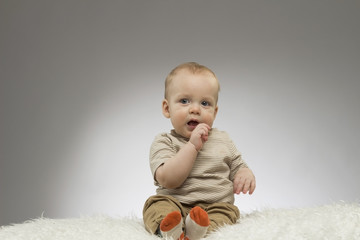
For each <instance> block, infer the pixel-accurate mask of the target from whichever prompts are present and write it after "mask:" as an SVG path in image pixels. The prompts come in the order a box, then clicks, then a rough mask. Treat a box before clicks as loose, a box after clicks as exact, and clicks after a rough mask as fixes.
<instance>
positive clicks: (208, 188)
mask: <svg viewBox="0 0 360 240" xmlns="http://www.w3.org/2000/svg"><path fill="white" fill-rule="evenodd" d="M187 141H188V139H186V138H184V137H182V136H180V135H178V134H176V133H175V131H174V130H172V131H171V133H162V134H159V135H157V136H156V137H155V139H154V142H153V143H152V145H151V149H150V168H151V172H152V174H153V176H155V171H156V169H157V168H158V167H159V166H161V165H162V164H163V163H164V162H166V160H167V159H170V158H171V157H172V156H174V155H175V154H176V153H177V152H178V151H179V149H180V148H181V147H182V146H183V145H184V144H185V143H186V142H187ZM243 167H248V166H247V164H246V163H245V162H244V161H243V160H242V158H241V154H240V153H239V152H238V150H237V149H236V147H235V145H234V143H233V142H232V140H231V139H230V137H229V135H228V134H227V133H226V132H224V131H219V130H217V129H216V128H213V129H212V130H211V131H210V132H209V138H208V141H207V142H205V144H204V145H203V148H202V149H201V150H200V152H199V154H198V156H197V159H196V161H195V164H194V166H193V169H192V170H191V172H190V174H189V176H188V178H187V179H186V180H185V182H184V183H183V184H182V185H181V186H180V187H178V188H176V189H166V188H164V187H162V186H160V185H159V183H158V182H156V180H155V185H156V186H158V188H157V190H156V192H157V194H161V195H171V196H173V197H175V198H176V199H178V200H179V201H180V202H181V203H183V204H189V205H196V203H215V202H227V203H231V204H233V203H234V193H233V183H232V180H233V179H234V176H235V173H236V172H237V170H238V169H239V168H243ZM154 179H155V178H154Z"/></svg>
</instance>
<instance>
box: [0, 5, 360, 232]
mask: <svg viewBox="0 0 360 240" xmlns="http://www.w3.org/2000/svg"><path fill="white" fill-rule="evenodd" d="M359 10H360V2H359V1H357V0H354V1H349V0H347V1H332V0H329V1H325V0H319V1H313V0H311V1H310V0H309V1H306V0H304V1H291V0H290V1H288V0H286V1H285V0H283V1H280V0H279V1H265V0H263V1H257V0H248V1H226V0H225V1H212V0H196V1H193V0H192V1H188V0H185V1H165V0H154V1H137V0H135V1H133V0H132V1H81V0H75V1H73V0H64V1H48V0H46V1H45V0H44V1H38V0H37V1H25V0H24V1H16V0H15V1H10V0H8V1H0V34H1V37H0V61H1V62H0V81H1V82H0V83H1V88H0V89H1V92H0V106H1V108H0V111H1V112H0V131H1V132H0V138H1V139H0V141H1V144H0V151H1V152H0V154H1V155H0V157H1V160H0V225H7V224H10V223H16V222H23V221H25V220H28V219H31V218H37V217H39V216H41V215H43V216H44V217H50V218H65V217H79V216H80V215H91V214H97V213H103V214H109V215H111V216H128V215H135V216H139V217H141V211H142V206H143V203H144V201H145V200H146V198H147V197H148V196H150V195H151V194H154V192H155V188H154V187H153V182H152V177H151V174H150V170H149V166H148V151H149V147H150V144H151V142H152V140H153V138H154V136H155V135H156V134H158V133H160V132H163V131H169V130H170V128H171V125H170V122H169V121H168V119H165V118H164V117H163V116H162V114H161V108H160V107H161V100H162V97H163V83H164V79H165V76H166V75H167V73H168V72H169V71H170V70H171V69H172V68H173V67H175V66H176V65H178V64H179V63H182V62H185V61H198V62H199V63H201V64H204V65H207V66H208V67H210V68H212V69H213V70H214V72H215V73H216V74H217V75H218V78H219V79H220V83H221V93H220V101H219V114H218V116H217V119H216V121H215V123H214V126H215V127H217V128H219V129H222V130H225V131H228V132H229V134H230V136H231V137H232V138H233V140H234V142H235V143H236V145H237V146H238V149H239V150H240V151H241V152H242V153H243V156H244V158H245V159H246V161H247V162H248V164H249V165H250V166H251V168H252V169H253V171H254V172H255V174H256V177H257V183H258V187H257V190H256V191H255V193H254V194H253V196H247V195H246V196H244V195H240V196H237V197H236V204H237V205H238V206H239V208H240V210H241V211H242V212H249V211H252V210H254V209H259V208H263V207H274V208H289V207H305V206H315V205H320V204H327V203H331V202H337V201H340V200H345V201H350V202H351V201H359V197H360V188H359V186H358V185H359V184H358V183H359V182H360V176H359V170H360V161H359V160H360V159H359V155H360V150H359V149H360V146H359V140H360V139H359V138H360V127H359V123H360V108H359V103H360V79H359V76H360V48H359V42H360V31H359V29H360V28H359V23H360V14H359Z"/></svg>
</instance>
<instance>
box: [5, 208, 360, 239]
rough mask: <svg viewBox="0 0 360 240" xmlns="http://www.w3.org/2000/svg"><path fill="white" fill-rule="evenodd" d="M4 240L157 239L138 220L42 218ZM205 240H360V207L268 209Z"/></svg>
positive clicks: (10, 231) (244, 217) (12, 230)
mask: <svg viewBox="0 0 360 240" xmlns="http://www.w3.org/2000/svg"><path fill="white" fill-rule="evenodd" d="M0 239H1V240H22V239H24V240H25V239H26V240H28V239H38V240H45V239H46V240H48V239H54V240H60V239H61V240H72V239H76V240H81V239H84V240H85V239H86V240H92V239H94V240H95V239H97V240H108V239H109V240H110V239H111V240H113V239H135V240H137V239H138V240H144V239H154V240H155V239H157V240H159V238H158V237H156V236H154V235H150V234H149V233H148V232H146V231H145V229H144V225H143V223H142V220H141V219H139V218H136V217H121V218H113V217H109V216H92V217H81V218H74V219H47V218H39V219H35V220H31V221H27V222H24V223H22V224H16V225H12V226H3V227H1V228H0ZM206 239H208V240H215V239H216V240H218V239H241V240H244V239H267V240H268V239H360V204H359V203H336V204H330V205H324V206H319V207H313V208H297V209H263V210H261V211H253V212H251V213H249V214H244V215H242V216H241V218H240V220H239V222H238V223H237V224H235V225H232V226H225V227H223V228H221V229H219V231H217V232H213V233H211V234H210V235H209V236H208V237H207V238H206Z"/></svg>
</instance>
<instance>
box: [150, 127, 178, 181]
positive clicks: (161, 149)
mask: <svg viewBox="0 0 360 240" xmlns="http://www.w3.org/2000/svg"><path fill="white" fill-rule="evenodd" d="M175 154H176V150H175V149H174V147H173V144H172V140H171V138H170V137H168V136H167V134H166V133H164V134H159V135H157V136H156V137H155V139H154V141H153V143H152V144H151V148H150V156H149V160H150V169H151V173H152V175H153V177H154V181H155V183H156V185H158V183H157V182H156V179H155V173H156V170H157V169H158V167H160V166H161V165H162V164H164V163H165V162H166V161H167V160H168V159H170V158H172V157H173V156H174V155H175Z"/></svg>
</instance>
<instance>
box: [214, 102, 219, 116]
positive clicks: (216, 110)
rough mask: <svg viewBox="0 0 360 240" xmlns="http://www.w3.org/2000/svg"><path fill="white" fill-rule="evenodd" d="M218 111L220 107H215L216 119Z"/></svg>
mask: <svg viewBox="0 0 360 240" xmlns="http://www.w3.org/2000/svg"><path fill="white" fill-rule="evenodd" d="M218 110H219V107H218V105H216V107H215V113H214V118H216V114H217V113H218Z"/></svg>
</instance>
